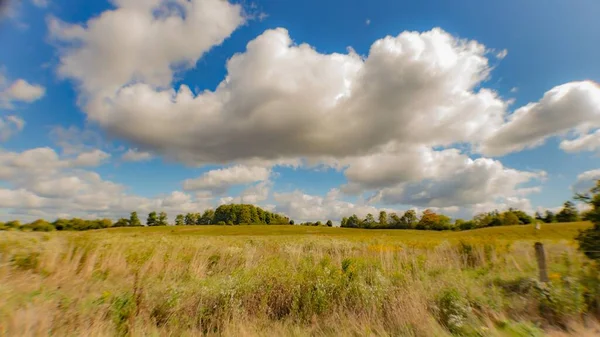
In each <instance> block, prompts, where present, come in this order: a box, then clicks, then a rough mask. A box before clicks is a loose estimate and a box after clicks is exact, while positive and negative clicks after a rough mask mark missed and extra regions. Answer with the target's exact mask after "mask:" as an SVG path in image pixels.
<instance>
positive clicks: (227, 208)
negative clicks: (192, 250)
mask: <svg viewBox="0 0 600 337" xmlns="http://www.w3.org/2000/svg"><path fill="white" fill-rule="evenodd" d="M580 220H587V218H586V215H585V214H584V215H580V214H579V212H578V211H577V208H576V207H575V204H573V203H572V202H571V201H567V202H565V203H564V204H563V208H562V209H561V210H560V211H559V212H558V213H556V214H554V213H553V212H551V211H549V210H547V211H545V213H544V214H542V213H541V212H537V213H536V214H535V217H532V216H530V215H528V214H527V213H525V212H524V211H521V210H517V209H513V208H511V209H509V210H507V211H504V212H499V211H497V210H496V211H492V212H486V213H481V214H478V215H476V216H475V217H473V219H471V220H463V219H456V220H455V221H454V222H453V221H452V219H450V218H449V217H448V216H446V215H443V214H438V213H436V212H434V211H433V210H430V209H427V210H425V211H424V212H423V213H422V214H421V216H420V217H418V216H417V213H416V212H415V211H414V210H408V211H406V212H404V213H403V214H402V215H399V214H397V213H390V214H388V213H387V212H385V211H381V212H380V213H379V216H378V218H377V220H376V219H375V217H374V216H373V215H372V214H368V215H367V216H366V217H365V218H364V219H361V218H359V217H358V216H356V214H353V215H351V216H350V217H344V218H342V220H341V223H340V226H341V227H344V228H367V229H376V228H379V229H417V230H438V231H441V230H470V229H476V228H483V227H493V226H510V225H527V224H531V223H533V222H534V221H537V222H545V223H555V222H575V221H580ZM170 224H174V225H176V226H183V225H186V226H194V225H241V224H264V225H288V224H289V225H294V224H295V223H294V220H290V219H289V218H288V217H287V216H284V215H281V214H277V213H273V212H269V211H266V210H264V209H262V208H260V207H257V206H254V205H250V204H228V205H221V206H219V207H217V208H216V209H215V210H212V209H207V210H205V211H204V212H203V213H187V214H178V215H177V216H176V217H175V219H174V222H173V223H170V222H169V218H168V215H167V213H165V212H159V213H157V212H155V211H153V212H150V213H149V214H148V216H147V218H146V221H145V224H142V221H141V220H140V218H139V216H138V214H137V212H131V214H130V216H129V218H121V219H119V220H117V221H116V222H113V221H112V220H111V219H97V220H85V219H78V218H73V219H57V220H55V221H54V222H48V221H46V220H43V219H38V220H35V221H33V222H31V223H27V224H21V223H20V222H19V221H18V220H14V221H9V222H6V223H2V222H0V230H11V229H21V230H31V231H54V230H59V231H60V230H76V231H77V230H79V231H80V230H91V229H101V228H109V227H140V226H167V225H170ZM298 225H302V226H327V227H333V222H332V221H331V220H327V221H326V222H325V223H323V222H321V221H316V222H304V223H300V224H298Z"/></svg>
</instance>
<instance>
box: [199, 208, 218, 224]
mask: <svg viewBox="0 0 600 337" xmlns="http://www.w3.org/2000/svg"><path fill="white" fill-rule="evenodd" d="M214 217H215V211H213V210H212V209H207V210H205V211H204V213H202V216H201V217H200V221H199V223H200V224H201V225H210V224H211V223H213V218H214Z"/></svg>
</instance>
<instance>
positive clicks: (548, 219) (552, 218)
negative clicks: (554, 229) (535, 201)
mask: <svg viewBox="0 0 600 337" xmlns="http://www.w3.org/2000/svg"><path fill="white" fill-rule="evenodd" d="M544 222H545V223H553V222H556V215H554V213H553V212H552V211H546V216H544Z"/></svg>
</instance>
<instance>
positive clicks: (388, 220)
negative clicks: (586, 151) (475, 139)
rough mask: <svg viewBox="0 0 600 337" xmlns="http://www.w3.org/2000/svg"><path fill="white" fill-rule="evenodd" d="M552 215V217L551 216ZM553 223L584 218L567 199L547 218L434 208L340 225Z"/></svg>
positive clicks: (420, 226) (464, 226) (458, 227)
mask: <svg viewBox="0 0 600 337" xmlns="http://www.w3.org/2000/svg"><path fill="white" fill-rule="evenodd" d="M548 214H550V216H548ZM536 219H537V220H538V221H544V222H547V223H551V222H575V221H579V220H580V219H581V217H580V216H579V213H578V211H577V208H576V207H575V204H573V203H572V202H570V201H567V202H565V203H564V205H563V209H562V210H561V211H560V212H559V213H557V214H556V215H554V213H552V212H550V211H547V212H546V217H542V216H541V215H540V214H539V213H538V214H536V218H535V219H534V218H533V217H532V216H530V215H529V214H527V213H525V212H523V211H521V210H518V209H514V208H510V209H509V210H507V211H505V212H499V211H497V210H496V211H492V212H486V213H481V214H478V215H476V216H475V217H474V218H473V219H472V220H463V219H457V220H456V221H454V222H452V220H451V219H450V218H449V217H447V216H445V215H443V214H437V213H435V212H434V211H432V210H430V209H427V210H425V211H424V212H423V214H422V215H421V217H418V216H417V214H416V212H415V211H413V210H408V211H406V212H404V214H402V215H401V216H400V215H398V214H396V213H391V214H387V213H386V212H385V211H381V212H380V213H379V218H378V219H377V220H375V217H374V216H373V215H372V214H368V215H367V216H366V217H365V218H364V219H360V218H359V217H358V216H356V215H355V214H353V215H352V216H350V217H347V218H346V217H345V218H343V219H342V222H341V227H347V228H385V229H420V230H469V229H475V228H483V227H493V226H512V225H527V224H531V223H533V222H534V221H536Z"/></svg>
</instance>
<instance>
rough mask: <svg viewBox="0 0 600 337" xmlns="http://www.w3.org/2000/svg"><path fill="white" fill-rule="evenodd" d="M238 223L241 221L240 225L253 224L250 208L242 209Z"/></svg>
mask: <svg viewBox="0 0 600 337" xmlns="http://www.w3.org/2000/svg"><path fill="white" fill-rule="evenodd" d="M238 221H239V222H238V223H240V224H249V223H252V212H251V211H250V208H249V207H243V208H242V210H241V212H240V217H239V219H238Z"/></svg>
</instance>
